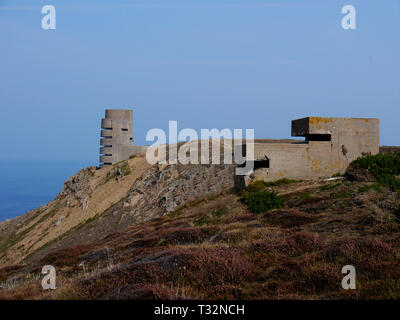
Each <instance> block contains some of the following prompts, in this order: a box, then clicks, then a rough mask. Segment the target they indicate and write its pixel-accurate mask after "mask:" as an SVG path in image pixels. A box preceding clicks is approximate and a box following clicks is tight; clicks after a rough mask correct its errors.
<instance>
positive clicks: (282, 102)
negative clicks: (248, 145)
mask: <svg viewBox="0 0 400 320" xmlns="http://www.w3.org/2000/svg"><path fill="white" fill-rule="evenodd" d="M47 4H52V5H54V6H55V7H56V10H57V29H56V30H50V31H44V30H42V28H41V19H42V17H43V15H42V14H41V8H42V6H43V5H47ZM346 4H352V5H354V6H355V7H356V9H357V30H344V29H342V27H341V19H342V16H343V15H342V14H341V8H342V6H344V5H346ZM399 31H400V1H398V0H393V1H390V0H374V1H369V0H363V1H353V0H348V1H335V0H319V1H315V0H309V1H308V0H304V1H302V0H293V1H286V0H279V1H278V0H277V1H256V0H243V1H242V0H236V1H234V0H230V1H227V0H226V1H225V0H212V1H210V0H201V1H200V0H199V1H191V0H186V1H179V0H171V1H167V0H158V1H156V0H153V1H152V0H149V1H121V0H113V1H100V0H96V1H89V0H86V1H85V0H80V1H75V0H66V1H62V0H53V1H51V0H47V1H40V0H36V1H32V0H31V1H19V0H9V1H4V0H0V111H1V113H0V114H1V118H0V119H1V124H2V132H3V135H2V138H3V139H2V150H3V152H2V153H0V159H1V160H9V161H13V160H17V159H25V160H26V159H27V160H35V161H40V160H41V159H50V160H54V161H58V160H63V161H69V160H71V161H72V160H80V161H81V160H82V161H87V162H88V163H92V164H94V165H96V164H97V163H98V151H99V134H100V119H101V118H102V117H103V115H104V109H105V108H133V109H134V135H135V142H136V143H137V144H144V143H145V135H146V132H147V131H148V130H149V129H151V128H157V127H158V128H164V129H166V128H168V121H169V120H178V124H179V128H186V127H189V128H194V129H196V130H199V129H200V128H214V127H215V128H220V129H222V128H225V127H227V128H231V129H234V128H254V129H255V135H256V137H258V138H287V137H289V136H290V120H292V119H296V118H300V117H305V116H309V115H315V116H339V117H340V116H345V117H378V118H380V120H381V144H385V145H399V144H400V140H399V129H398V122H399V119H400V81H399V75H400V61H399V57H400V37H399Z"/></svg>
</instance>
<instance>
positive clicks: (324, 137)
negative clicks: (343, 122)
mask: <svg viewBox="0 0 400 320" xmlns="http://www.w3.org/2000/svg"><path fill="white" fill-rule="evenodd" d="M306 141H331V135H330V134H308V135H307V136H306Z"/></svg>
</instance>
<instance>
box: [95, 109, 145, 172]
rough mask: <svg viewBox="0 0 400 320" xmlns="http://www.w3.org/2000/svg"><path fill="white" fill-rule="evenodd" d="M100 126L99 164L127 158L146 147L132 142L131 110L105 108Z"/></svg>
mask: <svg viewBox="0 0 400 320" xmlns="http://www.w3.org/2000/svg"><path fill="white" fill-rule="evenodd" d="M101 128H102V130H101V133H100V136H101V139H100V166H106V165H111V164H114V163H116V162H119V161H122V160H127V159H129V157H131V156H132V155H135V154H137V153H140V152H143V151H145V150H146V149H147V147H145V146H135V145H134V144H133V110H120V109H108V110H106V112H105V118H103V119H102V120H101Z"/></svg>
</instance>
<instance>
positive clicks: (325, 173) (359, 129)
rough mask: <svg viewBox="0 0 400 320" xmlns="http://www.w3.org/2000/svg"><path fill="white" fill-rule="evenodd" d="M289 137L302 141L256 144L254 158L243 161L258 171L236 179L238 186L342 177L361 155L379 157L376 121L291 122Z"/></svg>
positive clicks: (313, 119)
mask: <svg viewBox="0 0 400 320" xmlns="http://www.w3.org/2000/svg"><path fill="white" fill-rule="evenodd" d="M292 136H295V137H304V138H305V139H304V140H303V141H290V142H287V140H286V141H285V142H282V143H279V142H277V141H276V140H274V143H269V142H268V140H266V141H264V142H255V143H254V156H251V155H250V154H246V158H247V161H254V164H255V166H256V169H257V170H253V171H249V172H248V173H247V174H246V175H244V176H241V177H236V184H237V186H238V187H243V186H245V185H247V184H248V183H249V182H251V181H253V180H264V181H273V180H277V179H282V178H289V179H313V178H328V177H331V176H332V175H334V174H335V173H341V174H342V173H344V172H345V170H346V168H347V166H348V165H349V164H350V162H352V161H353V160H355V159H357V158H358V157H361V156H362V155H366V154H377V153H379V120H378V119H366V118H365V119H364V118H322V117H307V118H303V119H298V120H293V121H292ZM318 140H323V141H318ZM247 148H248V146H246V147H245V150H246V149H247ZM257 167H260V168H257Z"/></svg>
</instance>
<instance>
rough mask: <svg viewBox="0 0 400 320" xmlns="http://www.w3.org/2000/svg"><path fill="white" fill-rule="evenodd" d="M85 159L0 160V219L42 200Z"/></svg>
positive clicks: (52, 193) (33, 206)
mask: <svg viewBox="0 0 400 320" xmlns="http://www.w3.org/2000/svg"><path fill="white" fill-rule="evenodd" d="M89 165H91V164H90V163H88V162H48V161H47V162H24V161H5V160H0V221H3V220H5V219H11V218H14V217H16V216H20V215H21V214H24V213H25V212H27V211H29V210H32V209H34V208H37V207H40V206H41V205H42V204H46V203H47V202H49V201H50V200H52V199H54V197H55V196H56V195H57V194H58V193H59V192H60V191H61V189H62V186H63V184H64V181H65V180H67V179H68V178H69V177H70V176H71V175H74V174H75V173H76V172H78V170H80V169H82V168H85V167H88V166H89Z"/></svg>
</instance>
